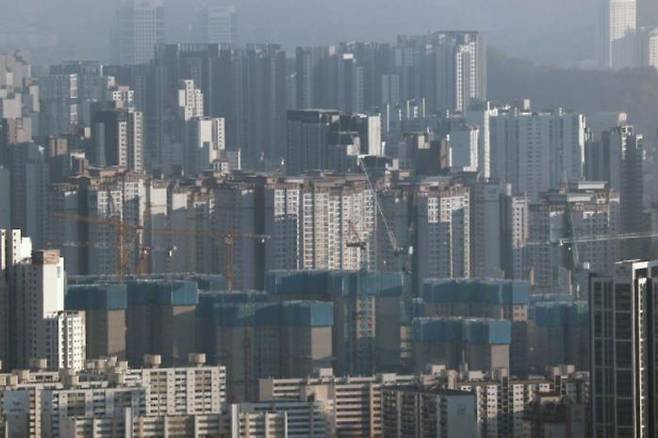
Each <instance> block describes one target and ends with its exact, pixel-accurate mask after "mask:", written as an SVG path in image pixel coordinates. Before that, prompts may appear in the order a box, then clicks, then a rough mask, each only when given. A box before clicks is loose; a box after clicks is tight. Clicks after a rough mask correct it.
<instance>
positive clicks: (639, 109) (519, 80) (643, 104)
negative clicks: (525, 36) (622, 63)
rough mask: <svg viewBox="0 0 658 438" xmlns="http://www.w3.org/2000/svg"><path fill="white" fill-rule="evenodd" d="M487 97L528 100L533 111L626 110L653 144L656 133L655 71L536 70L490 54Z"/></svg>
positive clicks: (493, 52) (657, 74) (657, 87)
mask: <svg viewBox="0 0 658 438" xmlns="http://www.w3.org/2000/svg"><path fill="white" fill-rule="evenodd" d="M488 68H489V98H490V99H491V100H493V101H495V102H501V103H506V102H511V101H517V100H519V99H521V98H524V97H527V98H530V99H531V100H532V103H533V107H534V108H536V109H547V108H556V107H560V106H561V107H564V108H569V109H573V110H576V111H579V112H583V113H585V114H588V113H592V112H596V111H625V112H627V113H628V114H629V116H630V118H631V120H632V121H633V123H634V124H635V125H637V127H638V128H639V130H640V132H642V133H643V134H644V135H645V137H647V139H650V140H651V141H652V142H655V141H656V130H657V129H658V72H656V71H655V70H654V69H637V70H624V71H620V72H607V71H592V70H576V69H562V68H557V67H547V66H539V65H535V64H532V63H529V62H527V61H522V60H519V59H514V58H510V57H508V56H506V55H504V54H502V53H500V52H499V51H496V50H490V53H489V63H488Z"/></svg>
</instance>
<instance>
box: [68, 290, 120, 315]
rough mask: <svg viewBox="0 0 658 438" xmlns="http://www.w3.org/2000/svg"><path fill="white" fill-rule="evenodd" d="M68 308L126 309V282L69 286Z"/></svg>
mask: <svg viewBox="0 0 658 438" xmlns="http://www.w3.org/2000/svg"><path fill="white" fill-rule="evenodd" d="M65 307H66V309H67V310H124V309H126V308H127V307H128V301H127V297H126V285H125V284H94V285H75V286H68V288H67V291H66V299H65Z"/></svg>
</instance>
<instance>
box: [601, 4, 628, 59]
mask: <svg viewBox="0 0 658 438" xmlns="http://www.w3.org/2000/svg"><path fill="white" fill-rule="evenodd" d="M597 12H598V16H597V27H598V53H597V61H598V63H599V66H600V67H601V68H604V69H614V70H620V69H623V68H632V67H634V66H635V44H636V34H635V31H636V29H637V0H600V1H599V2H598V5H597Z"/></svg>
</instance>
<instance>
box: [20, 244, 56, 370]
mask: <svg viewBox="0 0 658 438" xmlns="http://www.w3.org/2000/svg"><path fill="white" fill-rule="evenodd" d="M65 276H66V274H65V272H64V259H63V258H62V257H60V253H59V251H57V250H50V251H35V252H33V253H32V258H31V259H30V260H29V261H28V260H26V261H23V262H20V263H18V264H16V265H14V267H13V275H12V281H11V285H12V288H13V289H14V293H15V298H14V300H15V301H13V302H10V303H9V305H10V311H12V312H14V313H15V326H14V327H10V331H9V333H10V335H11V336H13V339H14V342H16V357H15V358H14V361H15V365H16V366H17V367H18V368H27V367H28V366H29V364H30V361H31V360H33V359H41V358H47V357H48V350H49V349H50V345H49V344H50V338H49V337H48V334H47V330H46V326H47V318H48V316H49V315H50V314H52V313H54V312H58V311H61V310H63V309H64V283H65Z"/></svg>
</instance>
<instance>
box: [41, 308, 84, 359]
mask: <svg viewBox="0 0 658 438" xmlns="http://www.w3.org/2000/svg"><path fill="white" fill-rule="evenodd" d="M45 326H46V338H47V341H46V355H45V358H46V359H47V361H48V367H49V368H51V369H54V370H60V369H70V370H80V369H82V368H84V366H85V359H86V357H87V356H86V348H87V343H86V337H85V333H86V332H85V313H84V312H77V311H65V310H61V311H59V312H54V313H51V314H48V315H47V316H46V318H45Z"/></svg>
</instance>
